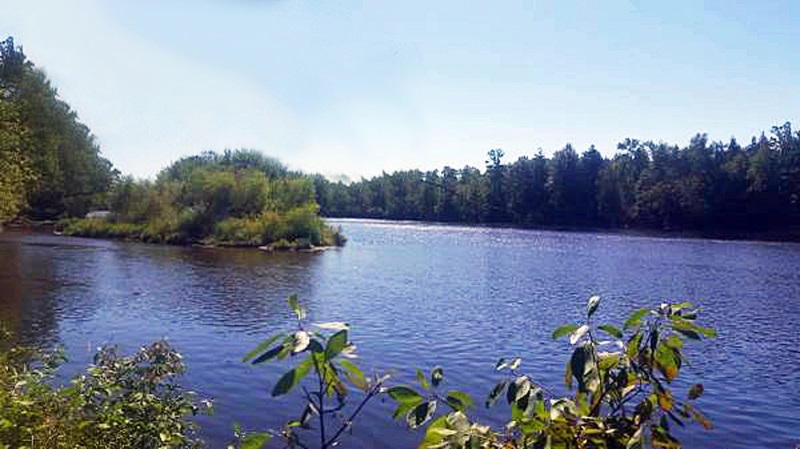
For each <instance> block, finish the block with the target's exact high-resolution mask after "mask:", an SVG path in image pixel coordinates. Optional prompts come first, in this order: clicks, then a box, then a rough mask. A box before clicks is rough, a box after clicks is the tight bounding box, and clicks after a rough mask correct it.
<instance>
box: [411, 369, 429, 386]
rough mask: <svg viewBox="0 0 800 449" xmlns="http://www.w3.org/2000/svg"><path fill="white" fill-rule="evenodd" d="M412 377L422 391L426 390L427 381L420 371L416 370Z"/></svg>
mask: <svg viewBox="0 0 800 449" xmlns="http://www.w3.org/2000/svg"><path fill="white" fill-rule="evenodd" d="M414 376H415V377H416V378H417V382H419V386H420V387H422V389H423V390H427V389H428V379H426V378H425V373H423V372H422V370H421V369H417V371H416V373H415V374H414Z"/></svg>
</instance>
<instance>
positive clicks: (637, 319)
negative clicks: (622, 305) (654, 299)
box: [622, 309, 650, 329]
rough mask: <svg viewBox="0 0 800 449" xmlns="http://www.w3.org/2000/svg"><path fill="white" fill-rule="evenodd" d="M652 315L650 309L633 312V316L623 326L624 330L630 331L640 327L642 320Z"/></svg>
mask: <svg viewBox="0 0 800 449" xmlns="http://www.w3.org/2000/svg"><path fill="white" fill-rule="evenodd" d="M648 313H650V309H639V310H637V311H636V312H633V313H632V314H631V316H630V317H629V318H628V320H627V321H625V324H624V325H623V326H622V328H623V329H630V328H633V327H636V326H638V325H639V323H641V322H642V318H644V316H645V315H647V314H648Z"/></svg>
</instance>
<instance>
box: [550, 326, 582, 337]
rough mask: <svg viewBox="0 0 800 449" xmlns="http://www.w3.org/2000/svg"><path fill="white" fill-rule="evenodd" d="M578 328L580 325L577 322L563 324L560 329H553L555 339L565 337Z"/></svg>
mask: <svg viewBox="0 0 800 449" xmlns="http://www.w3.org/2000/svg"><path fill="white" fill-rule="evenodd" d="M577 328H578V325H577V324H573V323H570V324H565V325H563V326H560V327H559V328H558V329H556V330H555V331H553V340H558V339H559V338H561V337H563V336H565V335H569V334H571V333H572V331H574V330H575V329H577Z"/></svg>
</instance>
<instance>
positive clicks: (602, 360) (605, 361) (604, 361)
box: [597, 352, 620, 372]
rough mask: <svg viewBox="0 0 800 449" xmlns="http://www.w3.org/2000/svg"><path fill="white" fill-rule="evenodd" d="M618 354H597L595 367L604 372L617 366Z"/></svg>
mask: <svg viewBox="0 0 800 449" xmlns="http://www.w3.org/2000/svg"><path fill="white" fill-rule="evenodd" d="M619 358H620V354H619V353H618V352H599V353H598V354H597V365H598V366H599V367H600V371H602V372H606V371H608V370H610V369H611V368H614V367H616V366H617V365H618V364H619Z"/></svg>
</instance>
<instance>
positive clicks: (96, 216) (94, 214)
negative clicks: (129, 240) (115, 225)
mask: <svg viewBox="0 0 800 449" xmlns="http://www.w3.org/2000/svg"><path fill="white" fill-rule="evenodd" d="M86 218H90V219H93V220H108V219H109V218H111V211H110V210H93V211H91V212H89V213H88V214H86Z"/></svg>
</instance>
